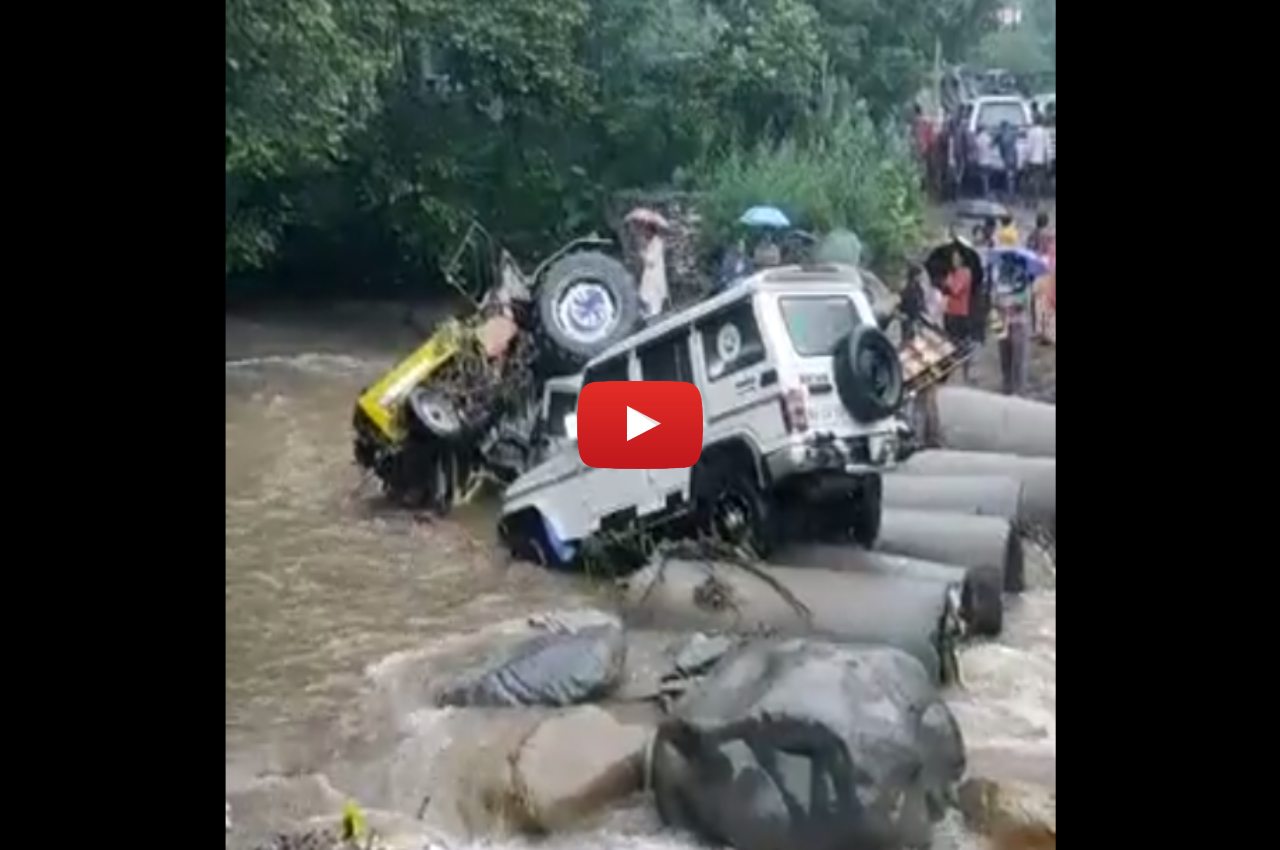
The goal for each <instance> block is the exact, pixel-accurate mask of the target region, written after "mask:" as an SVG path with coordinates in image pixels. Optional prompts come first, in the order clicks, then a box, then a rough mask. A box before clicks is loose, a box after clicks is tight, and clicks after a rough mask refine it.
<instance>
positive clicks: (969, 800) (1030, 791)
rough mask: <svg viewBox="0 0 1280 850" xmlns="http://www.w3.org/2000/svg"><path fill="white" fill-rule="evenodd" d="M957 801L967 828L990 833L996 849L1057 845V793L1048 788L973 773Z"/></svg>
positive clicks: (961, 787) (962, 786)
mask: <svg viewBox="0 0 1280 850" xmlns="http://www.w3.org/2000/svg"><path fill="white" fill-rule="evenodd" d="M959 804H960V806H959V807H960V811H961V812H962V813H963V814H964V819H965V823H966V824H967V825H968V826H969V828H970V829H973V830H974V831H976V832H979V833H982V834H983V835H986V836H989V837H990V838H991V839H992V842H993V846H994V847H995V848H997V850H999V848H1006V847H1007V848H1014V847H1018V848H1026V850H1039V848H1052V847H1056V846H1057V843H1058V838H1057V835H1058V797H1057V794H1056V793H1055V792H1053V791H1051V790H1049V789H1047V788H1042V787H1040V786H1037V785H1031V784H1028V783H1024V782H1013V781H1008V780H1002V781H995V780H991V779H984V778H981V777H974V778H971V779H967V780H965V782H964V784H963V785H961V786H960V792H959Z"/></svg>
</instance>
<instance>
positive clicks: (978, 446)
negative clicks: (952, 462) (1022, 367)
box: [937, 387, 1058, 457]
mask: <svg viewBox="0 0 1280 850" xmlns="http://www.w3.org/2000/svg"><path fill="white" fill-rule="evenodd" d="M1057 420H1058V409H1057V406H1056V405H1053V404H1045V403H1044V402H1042V401H1032V400H1031V399H1026V398H1018V397H1017V396H1006V395H999V394H997V393H989V392H986V391H984V390H976V389H973V388H971V387H939V388H938V430H939V433H938V434H937V438H938V441H939V442H940V444H941V445H942V446H943V447H944V448H948V449H958V450H961V451H976V452H1003V453H1006V454H1015V455H1023V456H1026V457H1056V456H1057V454H1058V450H1057V449H1058V426H1057Z"/></svg>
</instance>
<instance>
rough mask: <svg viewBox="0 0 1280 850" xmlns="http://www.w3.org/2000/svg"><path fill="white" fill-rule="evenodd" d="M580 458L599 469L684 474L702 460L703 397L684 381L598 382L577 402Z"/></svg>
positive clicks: (590, 385) (586, 387)
mask: <svg viewBox="0 0 1280 850" xmlns="http://www.w3.org/2000/svg"><path fill="white" fill-rule="evenodd" d="M578 455H579V457H581V458H582V462H583V463H585V464H586V465H587V466H591V467H595V468H597V469H681V468H684V467H689V466H693V465H694V464H695V463H697V462H698V458H699V457H700V456H701V455H702V394H701V393H699V392H698V388H697V387H695V386H694V385H693V384H688V383H685V382H683V381H596V382H595V383H591V384H587V385H586V386H585V387H583V388H582V393H581V394H580V395H579V396H578Z"/></svg>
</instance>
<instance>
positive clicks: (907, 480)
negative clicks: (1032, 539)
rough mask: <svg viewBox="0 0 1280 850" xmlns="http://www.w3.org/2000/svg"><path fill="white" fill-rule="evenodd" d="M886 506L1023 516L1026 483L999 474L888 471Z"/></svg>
mask: <svg viewBox="0 0 1280 850" xmlns="http://www.w3.org/2000/svg"><path fill="white" fill-rule="evenodd" d="M883 480H884V495H883V497H882V503H883V505H884V506H885V507H886V508H909V509H912V510H919V511H948V512H950V513H957V514H977V515H979V516H997V517H1003V518H1005V519H1007V520H1009V521H1010V522H1013V523H1017V522H1019V521H1020V520H1022V519H1023V517H1021V516H1020V515H1019V513H1018V512H1019V511H1020V510H1021V509H1022V483H1021V482H1019V481H1018V480H1016V479H1014V478H1002V477H1000V476H998V475H886V476H884V479H883Z"/></svg>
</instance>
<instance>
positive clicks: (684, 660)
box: [675, 632, 734, 676]
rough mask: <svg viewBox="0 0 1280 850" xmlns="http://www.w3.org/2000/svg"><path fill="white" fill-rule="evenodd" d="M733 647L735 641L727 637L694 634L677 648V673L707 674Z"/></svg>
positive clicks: (700, 633)
mask: <svg viewBox="0 0 1280 850" xmlns="http://www.w3.org/2000/svg"><path fill="white" fill-rule="evenodd" d="M733 647H734V639H733V638H731V637H728V636H727V635H714V634H713V635H706V634H703V633H702V632H694V633H693V634H692V635H690V636H689V637H688V638H687V639H686V640H685V641H684V642H683V643H681V644H680V645H678V646H676V647H675V665H676V670H675V671H676V673H677V674H678V675H680V676H697V675H699V674H700V673H705V672H706V671H707V670H709V669H710V668H711V666H712V665H714V664H715V663H716V662H717V661H719V660H720V659H721V658H723V657H724V655H725V654H726V653H727V652H728V651H729V650H731V649H733Z"/></svg>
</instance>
